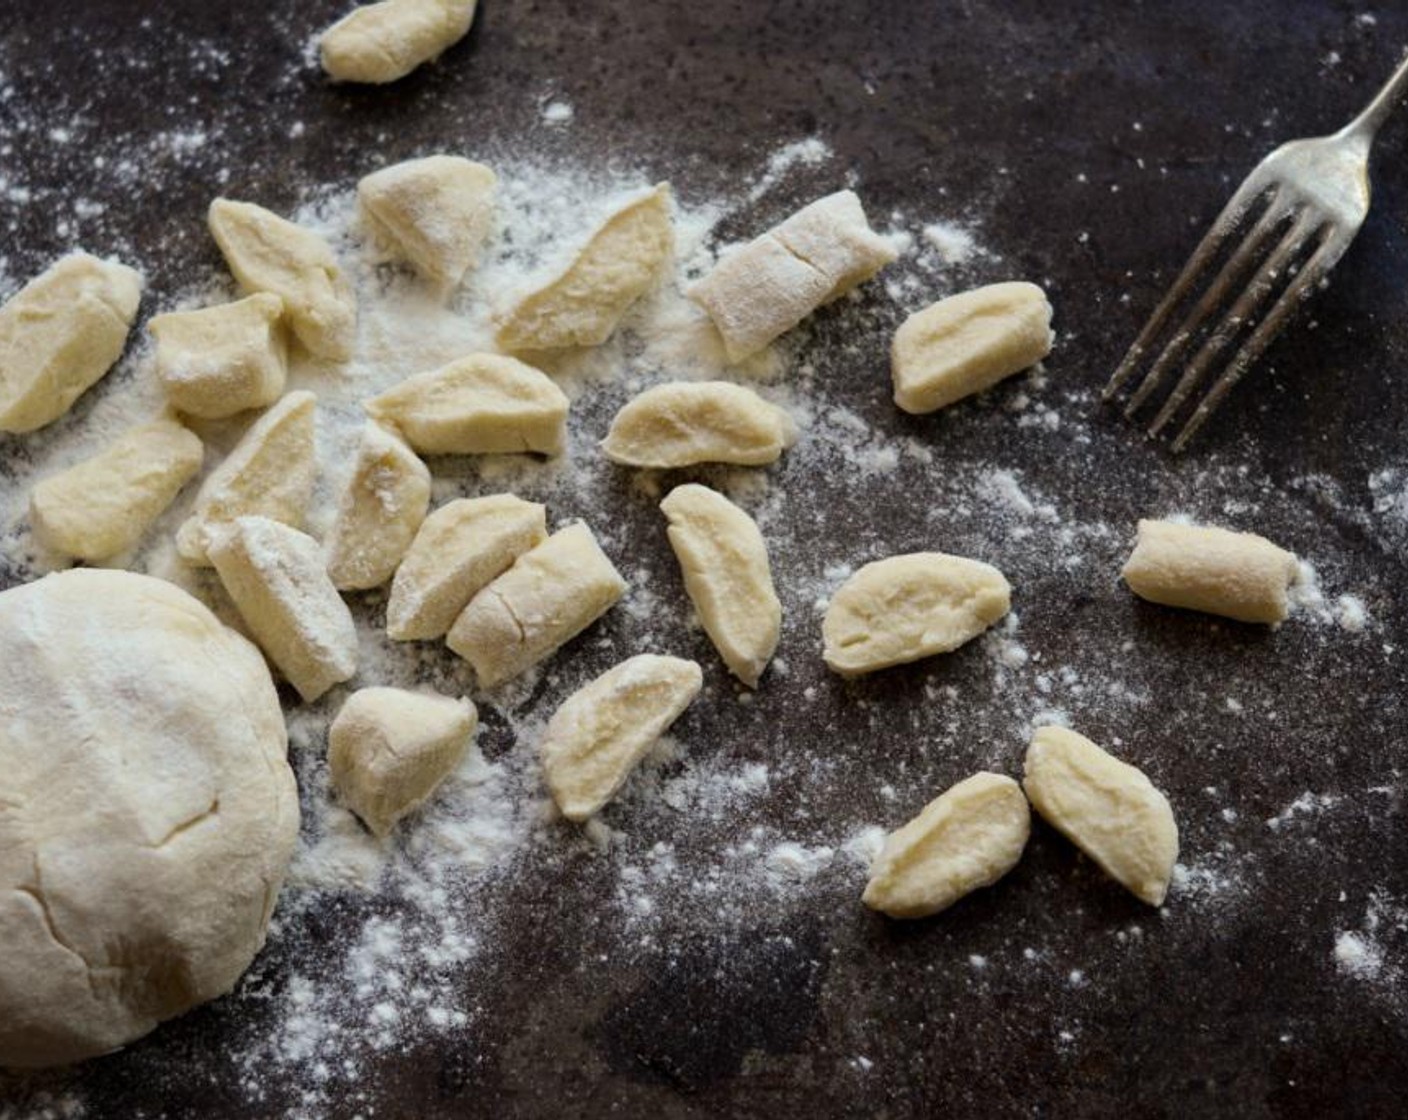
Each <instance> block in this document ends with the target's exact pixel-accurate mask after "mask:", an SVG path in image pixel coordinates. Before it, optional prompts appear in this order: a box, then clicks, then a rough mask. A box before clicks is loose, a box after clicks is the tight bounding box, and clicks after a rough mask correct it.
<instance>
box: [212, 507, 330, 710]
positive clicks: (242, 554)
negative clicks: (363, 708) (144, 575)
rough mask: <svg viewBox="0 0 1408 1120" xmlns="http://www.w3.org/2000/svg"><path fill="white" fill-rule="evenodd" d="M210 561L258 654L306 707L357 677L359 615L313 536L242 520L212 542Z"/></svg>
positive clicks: (264, 519) (270, 523) (277, 524)
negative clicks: (275, 668) (351, 608)
mask: <svg viewBox="0 0 1408 1120" xmlns="http://www.w3.org/2000/svg"><path fill="white" fill-rule="evenodd" d="M210 559H211V561H212V562H213V563H214V564H215V570H216V571H217V572H219V573H220V582H221V583H223V584H224V585H225V590H226V591H228V592H229V593H230V598H231V599H233V600H234V601H235V606H236V607H238V608H239V612H240V616H241V617H242V618H243V619H244V620H245V622H246V623H247V624H248V626H249V630H250V633H251V634H253V635H254V640H255V641H257V642H258V643H259V648H260V649H262V650H263V651H264V652H265V653H266V654H268V655H269V660H270V661H272V662H273V663H274V664H275V665H276V666H278V668H279V670H280V672H282V673H283V675H284V676H285V677H286V678H287V679H288V682H289V683H290V684H291V685H293V687H294V688H296V689H298V694H299V695H300V696H302V697H303V699H304V700H305V701H307V702H308V703H312V702H313V701H314V700H316V699H317V698H318V697H319V696H321V695H322V694H323V693H325V692H326V691H327V690H328V689H330V688H331V687H332V686H333V685H335V684H337V683H339V682H340V681H345V680H347V679H349V678H350V677H351V676H352V675H353V674H354V673H355V672H356V671H357V628H356V627H355V626H354V625H353V623H352V612H351V611H349V610H348V609H347V604H346V603H344V602H343V601H342V596H340V595H339V594H338V593H337V588H335V587H333V585H332V580H330V579H328V574H327V572H326V571H325V570H324V568H323V553H322V550H321V549H320V548H319V547H318V542H317V541H315V540H314V539H313V538H312V537H310V536H308V535H307V534H306V533H300V532H299V531H298V530H297V529H293V528H290V527H289V526H287V525H285V524H283V523H282V522H279V521H271V520H270V519H269V518H267V517H239V518H236V519H235V521H234V522H233V523H232V524H231V525H229V526H228V527H227V528H225V529H223V530H222V531H221V532H220V533H219V534H218V535H217V536H216V538H215V540H214V541H213V542H212V543H211V546H210Z"/></svg>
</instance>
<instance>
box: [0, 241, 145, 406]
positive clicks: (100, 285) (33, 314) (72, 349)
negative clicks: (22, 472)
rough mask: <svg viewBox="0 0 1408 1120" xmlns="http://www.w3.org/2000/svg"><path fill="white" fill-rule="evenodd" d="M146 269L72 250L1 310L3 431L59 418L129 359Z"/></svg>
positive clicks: (0, 366) (0, 355)
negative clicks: (126, 353) (118, 363)
mask: <svg viewBox="0 0 1408 1120" xmlns="http://www.w3.org/2000/svg"><path fill="white" fill-rule="evenodd" d="M141 299H142V276H141V273H139V272H137V271H136V270H134V269H131V268H128V267H127V266H126V265H123V264H118V263H117V262H116V261H104V260H99V259H98V258H97V257H93V256H89V255H88V254H87V253H70V254H69V255H68V256H66V257H62V258H60V259H59V260H58V261H56V262H54V264H52V265H50V266H49V268H47V269H46V270H45V271H44V272H41V273H40V274H39V275H38V276H36V277H35V278H34V279H33V280H31V281H30V282H29V283H28V284H26V285H25V286H24V287H23V288H21V289H20V290H19V291H18V292H16V293H15V294H14V295H13V296H11V297H10V298H9V299H8V300H7V301H6V302H5V304H4V306H3V307H0V432H13V433H16V434H18V433H22V432H32V431H34V430H35V429H36V428H42V427H44V425H45V424H50V423H52V422H53V421H55V420H57V419H58V418H59V417H60V416H62V415H63V414H64V413H65V412H67V411H68V410H69V408H70V407H71V406H72V405H73V402H74V401H76V400H77V399H78V398H79V397H80V396H82V395H83V393H84V392H85V391H86V390H87V389H88V388H89V387H90V386H91V385H93V383H94V382H96V381H97V380H98V379H99V378H100V377H102V376H103V374H105V373H107V371H108V370H109V369H111V368H112V366H113V363H115V362H116V361H117V359H118V358H120V357H121V356H122V348H123V347H124V346H125V345H126V344H127V332H128V331H129V330H130V329H131V327H132V320H133V318H134V317H135V316H136V314H137V305H138V303H140V302H141Z"/></svg>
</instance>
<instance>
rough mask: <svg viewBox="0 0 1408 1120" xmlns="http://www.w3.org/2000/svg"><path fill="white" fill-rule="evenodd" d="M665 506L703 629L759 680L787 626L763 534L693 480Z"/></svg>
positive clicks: (748, 680)
mask: <svg viewBox="0 0 1408 1120" xmlns="http://www.w3.org/2000/svg"><path fill="white" fill-rule="evenodd" d="M660 509H661V510H662V511H663V512H664V514H665V516H666V517H667V518H669V521H670V528H669V537H670V547H671V548H673V549H674V550H675V556H676V558H677V559H678V560H679V562H680V570H681V572H683V574H684V586H685V590H686V591H687V592H688V593H689V598H690V602H692V603H693V604H694V609H695V610H696V611H698V612H699V621H700V622H701V623H703V625H704V632H705V633H707V634H708V635H709V640H710V641H711V642H713V643H714V648H716V649H717V650H718V651H719V653H720V654H721V655H722V656H723V659H724V663H725V664H726V665H727V666H728V667H729V671H730V672H732V673H733V675H734V676H736V677H737V678H738V679H739V680H741V681H742V682H743V683H744V684H746V685H747V686H748V687H749V688H756V687H757V686H758V678H759V677H761V676H762V675H763V670H764V669H766V668H767V664H768V662H769V661H770V660H771V659H772V655H773V651H774V650H776V649H777V639H778V635H779V633H780V632H781V628H782V604H781V603H780V602H779V601H778V598H777V592H776V591H774V590H773V585H772V569H771V567H770V566H769V564H768V550H767V545H766V544H764V543H763V534H762V533H760V532H759V531H758V526H757V524H756V523H755V522H754V521H753V519H752V518H751V517H749V516H748V515H747V514H746V513H744V512H743V511H742V510H741V509H739V508H738V507H737V506H736V505H734V504H733V503H732V502H730V501H729V500H728V499H727V498H725V497H724V496H723V495H722V494H719V493H717V492H715V491H713V490H710V489H709V488H708V487H707V486H699V485H697V484H695V483H690V484H688V485H686V486H676V487H675V488H674V489H673V490H671V491H670V493H669V495H668V496H667V497H666V498H665V500H664V501H663V502H661V503H660Z"/></svg>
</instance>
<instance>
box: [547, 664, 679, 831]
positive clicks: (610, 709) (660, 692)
mask: <svg viewBox="0 0 1408 1120" xmlns="http://www.w3.org/2000/svg"><path fill="white" fill-rule="evenodd" d="M703 684H704V674H703V673H702V672H701V671H700V669H699V666H698V665H696V664H695V663H694V662H693V661H686V660H684V659H683V658H680V657H662V656H659V655H658V654H653V653H642V654H640V655H639V656H636V657H631V658H628V659H627V660H625V661H623V662H621V664H619V665H617V666H616V667H615V668H613V669H608V670H607V671H606V672H605V673H603V674H602V675H601V676H599V677H597V678H596V680H594V681H592V682H591V683H590V684H588V685H586V686H585V687H583V688H580V689H578V690H577V691H576V692H574V693H573V694H572V695H571V696H569V697H568V698H567V699H566V701H564V702H563V705H562V707H560V708H558V709H557V711H556V712H555V713H554V714H553V717H552V719H551V720H550V721H549V723H548V728H547V733H546V734H545V735H544V736H543V741H542V747H541V751H542V757H543V772H544V774H545V775H546V777H547V782H548V789H549V790H550V791H551V792H552V799H553V800H554V801H556V802H557V807H558V808H559V809H560V810H561V811H562V815H563V816H564V817H566V818H567V819H568V820H569V821H577V822H579V823H580V822H582V821H585V820H587V819H588V818H589V817H591V816H592V814H594V813H595V812H596V811H597V810H598V809H600V808H601V807H602V806H603V805H605V804H606V803H607V802H608V801H610V800H611V799H612V798H613V797H615V796H616V793H617V791H618V790H620V788H621V787H622V786H623V785H624V784H625V782H626V779H627V778H628V777H629V776H630V773H631V771H632V770H634V769H635V767H636V764H637V763H639V762H640V760H641V759H642V758H644V757H645V754H646V752H647V751H649V750H650V748H651V747H652V746H653V745H654V744H655V741H656V740H657V739H659V738H660V736H661V735H663V734H664V733H665V731H666V729H667V728H668V727H669V726H670V725H671V724H672V723H674V722H675V720H677V719H679V717H680V715H681V714H682V713H683V712H684V710H685V709H686V708H687V707H689V705H690V704H691V703H693V701H694V698H695V697H696V696H698V695H699V690H700V688H702V687H703Z"/></svg>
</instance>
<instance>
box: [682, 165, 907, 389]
mask: <svg viewBox="0 0 1408 1120" xmlns="http://www.w3.org/2000/svg"><path fill="white" fill-rule="evenodd" d="M896 255H897V254H896V252H895V249H894V246H893V245H891V244H890V243H889V242H888V241H887V240H886V239H885V238H883V237H881V236H880V235H879V234H877V233H875V232H874V231H873V230H872V229H871V228H870V223H869V222H868V221H867V220H866V217H865V209H864V208H863V207H862V206H861V203H860V199H859V198H858V197H856V194H855V192H854V191H838V192H837V193H836V194H830V195H827V196H826V197H825V198H819V199H817V200H816V201H815V202H813V203H812V204H811V205H809V206H805V207H803V208H802V209H801V210H799V211H797V213H795V214H793V215H792V216H791V217H790V218H788V219H787V220H786V221H784V222H783V223H782V224H781V225H779V226H775V227H774V228H772V229H770V230H768V232H767V233H764V234H763V235H762V236H761V237H759V238H757V239H756V240H754V241H751V242H749V243H748V244H747V245H744V246H742V247H741V248H738V249H735V250H734V251H733V252H730V253H726V254H725V255H724V256H723V257H722V258H721V259H720V260H719V263H718V264H717V265H715V266H714V269H713V271H711V272H710V273H709V274H708V275H707V276H705V277H704V279H702V280H700V281H699V283H697V284H695V285H694V286H693V287H692V288H691V289H690V290H689V292H688V295H689V298H690V299H692V300H694V301H695V302H696V303H697V304H699V306H701V307H702V308H704V310H705V311H707V312H708V313H709V317H710V318H711V319H713V321H714V325H715V326H716V327H717V328H718V330H719V334H720V335H722V336H723V340H724V347H725V349H726V350H727V351H728V356H729V359H730V360H731V361H734V362H740V361H742V360H743V359H744V358H747V357H749V356H750V355H752V354H755V353H757V352H758V351H759V350H761V349H762V348H763V347H765V346H766V345H767V344H768V343H770V342H772V340H773V339H775V338H777V337H778V336H779V335H781V334H785V333H786V332H787V331H790V330H791V329H792V328H793V327H795V326H796V325H797V324H798V323H800V322H801V321H802V320H803V319H805V318H806V317H807V316H808V315H810V314H811V313H812V312H813V311H815V310H816V309H817V308H818V307H820V306H821V305H822V304H825V303H830V302H831V301H832V300H834V299H838V298H839V297H841V296H843V295H845V294H846V293H847V292H849V291H850V290H851V289H852V288H854V287H855V286H856V285H858V284H861V283H864V282H865V281H866V280H869V279H870V278H871V277H872V276H874V275H875V274H876V273H877V272H879V271H880V270H881V269H882V268H884V267H885V265H887V264H889V263H890V262H891V261H893V260H894V259H895V257H896Z"/></svg>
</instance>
